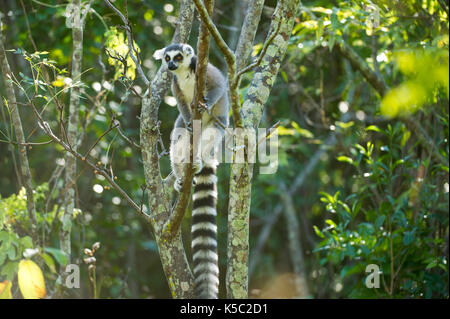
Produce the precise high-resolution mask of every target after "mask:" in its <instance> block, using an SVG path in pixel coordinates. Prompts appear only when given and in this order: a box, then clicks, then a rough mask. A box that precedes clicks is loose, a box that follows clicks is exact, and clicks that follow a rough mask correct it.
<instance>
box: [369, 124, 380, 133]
mask: <svg viewBox="0 0 450 319" xmlns="http://www.w3.org/2000/svg"><path fill="white" fill-rule="evenodd" d="M366 131H375V132H380V133H381V132H382V131H381V130H380V129H379V128H378V126H376V125H369V126H368V127H366Z"/></svg>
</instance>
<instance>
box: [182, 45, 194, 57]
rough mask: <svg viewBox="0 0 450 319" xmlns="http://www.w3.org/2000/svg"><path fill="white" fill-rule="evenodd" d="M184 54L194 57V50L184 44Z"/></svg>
mask: <svg viewBox="0 0 450 319" xmlns="http://www.w3.org/2000/svg"><path fill="white" fill-rule="evenodd" d="M183 52H184V54H186V55H193V54H194V49H193V48H192V47H191V46H190V45H189V44H183Z"/></svg>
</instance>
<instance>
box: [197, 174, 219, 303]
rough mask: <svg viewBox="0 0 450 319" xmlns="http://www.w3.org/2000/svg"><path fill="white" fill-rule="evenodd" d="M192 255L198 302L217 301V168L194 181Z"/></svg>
mask: <svg viewBox="0 0 450 319" xmlns="http://www.w3.org/2000/svg"><path fill="white" fill-rule="evenodd" d="M194 182H195V186H194V194H193V209H192V254H193V262H194V282H195V292H196V296H197V298H201V299H215V298H217V297H218V290H219V267H218V255H217V238H216V234H217V224H216V216H217V210H216V202H217V176H216V168H215V166H203V168H202V170H201V171H200V172H199V173H197V174H196V175H195V177H194Z"/></svg>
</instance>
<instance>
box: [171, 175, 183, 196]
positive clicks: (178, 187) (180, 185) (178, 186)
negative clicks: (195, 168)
mask: <svg viewBox="0 0 450 319" xmlns="http://www.w3.org/2000/svg"><path fill="white" fill-rule="evenodd" d="M173 188H174V189H175V190H176V191H177V192H178V193H179V192H180V191H181V188H183V180H182V179H181V178H177V179H176V180H175V182H174V183H173Z"/></svg>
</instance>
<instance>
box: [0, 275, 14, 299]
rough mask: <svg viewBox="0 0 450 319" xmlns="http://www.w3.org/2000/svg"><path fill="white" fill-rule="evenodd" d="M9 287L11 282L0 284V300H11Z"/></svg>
mask: <svg viewBox="0 0 450 319" xmlns="http://www.w3.org/2000/svg"><path fill="white" fill-rule="evenodd" d="M11 287H12V282H10V281H8V280H5V281H4V282H0V299H12V294H11Z"/></svg>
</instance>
